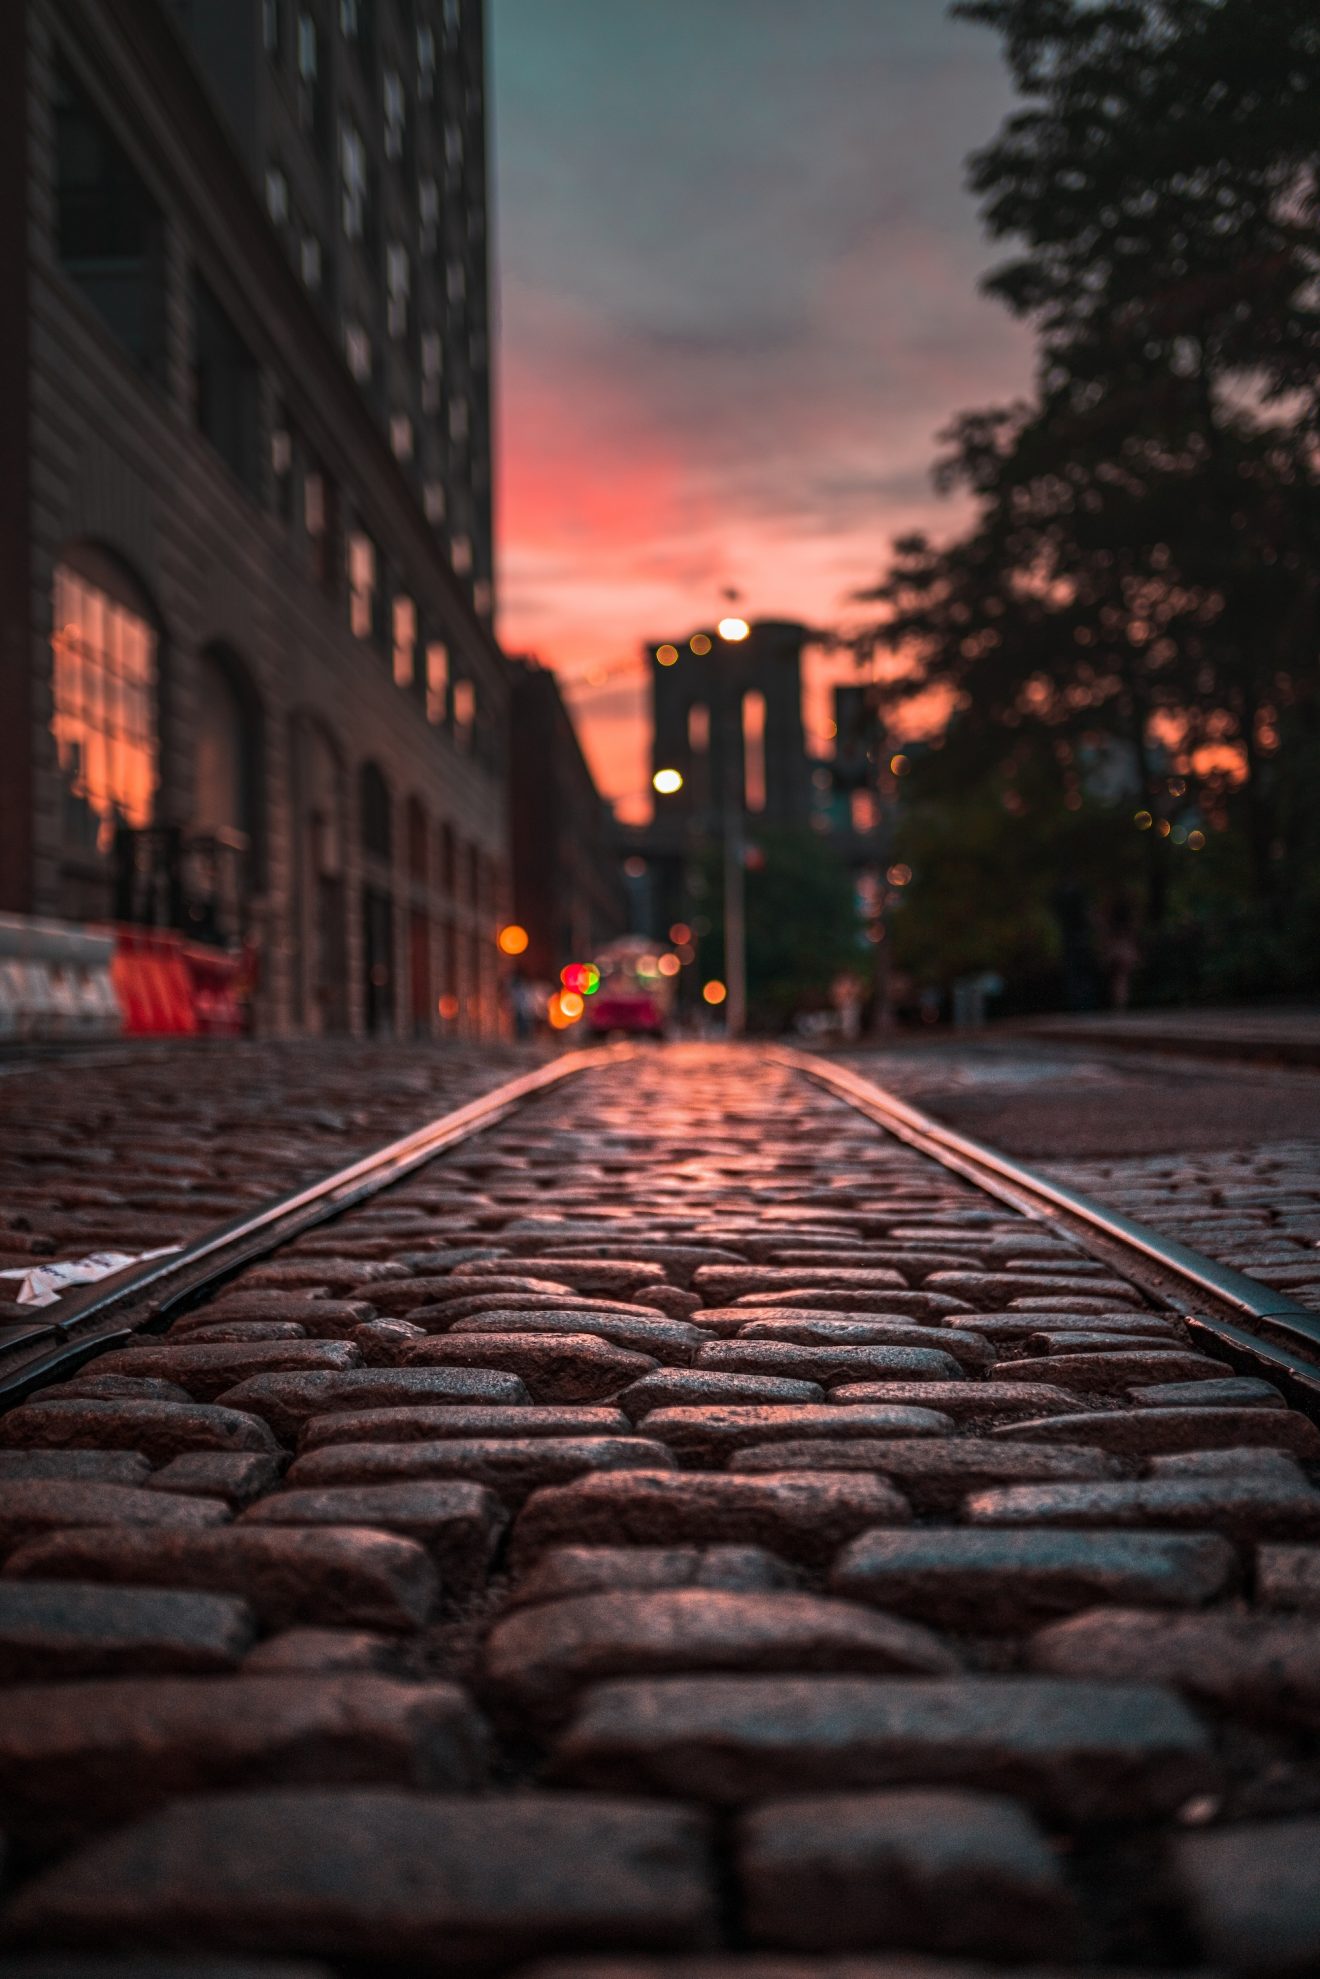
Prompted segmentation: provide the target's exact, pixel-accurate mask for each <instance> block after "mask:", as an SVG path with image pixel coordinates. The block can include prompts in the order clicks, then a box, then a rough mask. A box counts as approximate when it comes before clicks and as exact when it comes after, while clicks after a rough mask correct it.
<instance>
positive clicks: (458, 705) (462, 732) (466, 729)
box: [454, 680, 477, 750]
mask: <svg viewBox="0 0 1320 1979" xmlns="http://www.w3.org/2000/svg"><path fill="white" fill-rule="evenodd" d="M476 726H477V688H476V682H475V681H472V680H456V681H455V682H454V740H455V742H457V744H458V746H459V748H460V749H463V750H468V749H471V747H472V739H473V735H474V733H475V731H476Z"/></svg>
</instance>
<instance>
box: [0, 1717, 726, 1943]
mask: <svg viewBox="0 0 1320 1979" xmlns="http://www.w3.org/2000/svg"><path fill="white" fill-rule="evenodd" d="M240 1681H241V1680H240ZM374 1681H379V1680H374ZM708 1847H709V1844H708V1838H707V1834H706V1829H705V1825H704V1823H703V1822H702V1821H701V1820H700V1818H699V1817H696V1816H694V1815H693V1814H691V1813H690V1812H689V1811H688V1810H686V1809H683V1808H670V1807H657V1806H654V1805H651V1804H648V1803H646V1802H642V1801H637V1800H625V1799H606V1798H603V1797H598V1796H590V1795H578V1794H562V1793H556V1794H533V1793H515V1794H508V1795H502V1796H501V1797H500V1798H498V1799H485V1800H483V1799H472V1798H469V1797H466V1796H463V1797H454V1796H445V1795H432V1794H419V1793H397V1792H395V1793H392V1792H382V1791H370V1790H364V1789H363V1788H361V1787H359V1786H348V1787H341V1788H339V1789H338V1790H336V1791H334V1792H320V1793H318V1792H315V1791H307V1790H302V1791H298V1792H291V1791H285V1792H273V1793H272V1792H267V1793H232V1792H231V1793H227V1794H224V1795H216V1796H209V1797H199V1798H195V1799H188V1800H181V1801H176V1802H175V1803H174V1805H173V1806H171V1807H169V1808H167V1809H165V1810H164V1811H163V1812H161V1813H160V1814H158V1815H156V1816H154V1817H152V1818H151V1819H149V1820H146V1821H143V1822H141V1823H140V1824H138V1825H135V1826H134V1827H131V1828H128V1829H121V1830H120V1831H119V1832H117V1833H116V1834H114V1835H111V1836H109V1837H107V1838H105V1839H103V1840H100V1841H97V1842H96V1843H94V1844H93V1845H92V1846H91V1847H89V1848H87V1849H85V1850H83V1851H82V1852H81V1853H79V1854H77V1855H75V1856H73V1857H72V1858H71V1859H69V1860H67V1861H65V1862H64V1863H61V1864H60V1865H59V1866H58V1867H56V1868H55V1869H53V1870H51V1871H50V1872H49V1873H48V1874H47V1875H45V1876H43V1877H41V1878H40V1879H39V1880H38V1881H36V1882H35V1883H33V1884H31V1885H29V1886H28V1888H26V1889H25V1890H24V1891H23V1892H22V1894H21V1896H20V1897H19V1898H18V1899H17V1900H16V1901H15V1903H14V1904H13V1905H12V1906H11V1910H10V1917H9V1927H10V1932H11V1936H12V1937H14V1938H17V1939H19V1940H26V1941H30V1940H32V1939H34V1938H35V1939H37V1940H38V1941H40V1940H42V1939H47V1940H49V1938H50V1937H51V1936H52V1935H54V1934H55V1933H58V1935H59V1938H60V1940H61V1942H63V1943H65V1944H75V1945H78V1944H89V1943H90V1944H115V1943H126V1942H127V1943H131V1944H134V1945H137V1946H142V1947H160V1946H166V1947H174V1946H178V1947H189V1948H194V1949H205V1950H206V1951H208V1952H214V1951H216V1950H236V1951H248V1950H251V1951H261V1952H265V1953H271V1954H294V1955H298V1954H301V1955H308V1954H311V1955H322V1954H323V1955H324V1956H325V1957H327V1958H329V1959H331V1960H333V1961H334V1963H335V1965H336V1966H338V1965H339V1963H340V1962H341V1961H342V1960H344V1959H351V1960H355V1961H357V1960H361V1961H364V1962H365V1964H366V1966H367V1968H368V1969H376V1968H377V1967H378V1966H379V1964H380V1962H382V1961H385V1962H390V1963H393V1962H397V1963H401V1964H405V1965H407V1966H409V1967H416V1968H419V1969H421V1970H428V1969H429V1970H434V1969H436V1967H435V1961H436V1958H437V1955H438V1953H437V1948H438V1947H443V1954H442V1962H443V1966H444V1969H445V1970H458V1971H468V1970H471V1969H472V1968H473V1967H478V1968H482V1967H489V1966H491V1965H498V1966H500V1967H501V1968H503V1967H504V1966H507V1964H508V1963H509V1962H511V1961H513V1960H516V1959H522V1958H526V1957H528V1956H530V1955H532V1954H542V1953H547V1952H553V1951H557V1950H573V1949H578V1950H589V1949H591V1948H593V1947H598V1946H605V1947H612V1948H615V1949H620V1948H621V1949H625V1950H626V1949H627V1948H628V1947H630V1946H636V1947H642V1948H645V1947H647V1946H655V1947H661V1948H663V1947H666V1946H679V1947H681V1946H688V1945H701V1944H706V1943H709V1942H710V1941H711V1940H712V1939H713V1937H714V1932H715V1895H714V1888H713V1870H712V1867H711V1864H710V1859H709V1854H708Z"/></svg>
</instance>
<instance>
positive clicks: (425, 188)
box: [417, 178, 440, 254]
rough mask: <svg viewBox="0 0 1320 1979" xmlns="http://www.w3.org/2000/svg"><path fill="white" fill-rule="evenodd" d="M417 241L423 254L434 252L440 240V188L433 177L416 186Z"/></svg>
mask: <svg viewBox="0 0 1320 1979" xmlns="http://www.w3.org/2000/svg"><path fill="white" fill-rule="evenodd" d="M417 222H418V225H417V243H418V246H419V247H420V248H421V251H422V253H423V254H434V253H435V250H436V247H437V245H438V244H439V240H440V188H439V186H438V185H437V184H436V182H435V180H434V179H429V178H428V179H422V180H421V181H420V182H419V184H418V187H417Z"/></svg>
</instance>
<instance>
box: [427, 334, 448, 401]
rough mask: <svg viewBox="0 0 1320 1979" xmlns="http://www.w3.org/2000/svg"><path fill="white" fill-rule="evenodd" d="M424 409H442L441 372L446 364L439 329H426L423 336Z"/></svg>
mask: <svg viewBox="0 0 1320 1979" xmlns="http://www.w3.org/2000/svg"><path fill="white" fill-rule="evenodd" d="M421 357H422V411H423V412H439V410H440V373H441V370H442V368H443V365H444V345H443V344H442V343H441V341H440V332H439V331H438V330H425V331H423V333H422V338H421Z"/></svg>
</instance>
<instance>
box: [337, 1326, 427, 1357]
mask: <svg viewBox="0 0 1320 1979" xmlns="http://www.w3.org/2000/svg"><path fill="white" fill-rule="evenodd" d="M425 1338H426V1334H425V1332H424V1331H423V1329H422V1328H421V1327H420V1326H414V1325H413V1324H412V1322H411V1321H410V1320H406V1319H368V1320H365V1321H364V1322H363V1324H362V1325H361V1326H356V1327H354V1329H353V1343H352V1344H353V1346H354V1347H355V1348H356V1350H357V1354H358V1361H359V1364H360V1365H361V1366H364V1367H402V1366H403V1363H404V1362H405V1361H406V1360H407V1358H408V1355H409V1352H410V1351H411V1349H412V1346H413V1343H414V1342H415V1341H417V1340H424V1339H425Z"/></svg>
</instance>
